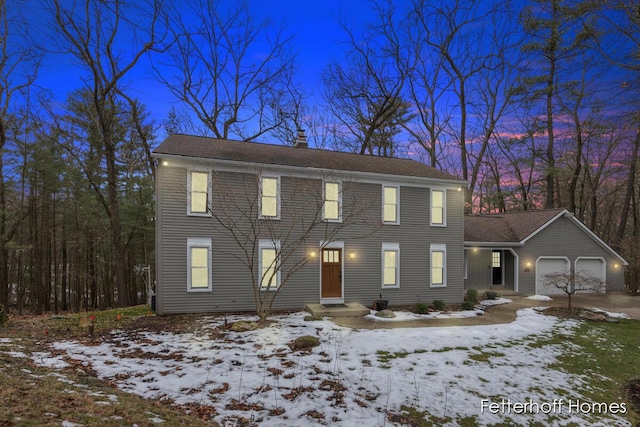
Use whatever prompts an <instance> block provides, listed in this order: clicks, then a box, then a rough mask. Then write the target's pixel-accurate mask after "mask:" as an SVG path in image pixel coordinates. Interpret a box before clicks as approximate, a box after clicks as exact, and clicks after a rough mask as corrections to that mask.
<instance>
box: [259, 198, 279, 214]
mask: <svg viewBox="0 0 640 427" xmlns="http://www.w3.org/2000/svg"><path fill="white" fill-rule="evenodd" d="M262 216H278V201H277V199H276V198H275V197H263V198H262Z"/></svg>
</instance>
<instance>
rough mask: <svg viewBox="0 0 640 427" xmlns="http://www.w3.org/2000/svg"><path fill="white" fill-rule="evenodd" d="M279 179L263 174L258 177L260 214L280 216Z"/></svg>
mask: <svg viewBox="0 0 640 427" xmlns="http://www.w3.org/2000/svg"><path fill="white" fill-rule="evenodd" d="M279 187H280V179H279V178H278V177H270V176H263V177H261V178H260V216H261V217H262V218H271V219H278V218H280V188H279Z"/></svg>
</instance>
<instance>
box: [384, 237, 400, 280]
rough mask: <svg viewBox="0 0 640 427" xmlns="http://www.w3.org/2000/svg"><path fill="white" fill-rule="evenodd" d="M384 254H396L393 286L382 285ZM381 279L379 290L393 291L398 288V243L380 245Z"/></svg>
mask: <svg viewBox="0 0 640 427" xmlns="http://www.w3.org/2000/svg"><path fill="white" fill-rule="evenodd" d="M385 252H395V253H396V265H395V269H396V283H395V285H386V284H385V283H384V279H385V274H384V273H385V271H384V270H385V267H386V266H385V263H384V261H385V257H384V255H385ZM381 264H382V279H381V281H380V282H381V288H382V289H394V288H396V289H397V288H399V287H400V244H399V243H382V262H381Z"/></svg>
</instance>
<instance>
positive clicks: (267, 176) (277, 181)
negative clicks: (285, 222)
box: [258, 175, 280, 220]
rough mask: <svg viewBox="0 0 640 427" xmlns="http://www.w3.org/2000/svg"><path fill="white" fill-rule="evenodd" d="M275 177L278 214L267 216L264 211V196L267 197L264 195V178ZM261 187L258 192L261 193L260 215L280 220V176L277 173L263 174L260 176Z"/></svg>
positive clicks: (262, 217) (264, 217) (263, 217)
mask: <svg viewBox="0 0 640 427" xmlns="http://www.w3.org/2000/svg"><path fill="white" fill-rule="evenodd" d="M265 178H267V179H275V180H276V216H265V215H263V213H262V198H263V197H265V196H263V195H262V181H263V179H265ZM259 185H260V187H259V188H258V193H259V197H260V199H259V201H260V203H259V205H260V206H259V209H260V215H259V217H260V218H261V219H275V220H279V219H280V177H279V176H277V175H261V176H260V184H259ZM266 197H271V196H266Z"/></svg>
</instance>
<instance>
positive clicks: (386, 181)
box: [153, 135, 466, 314]
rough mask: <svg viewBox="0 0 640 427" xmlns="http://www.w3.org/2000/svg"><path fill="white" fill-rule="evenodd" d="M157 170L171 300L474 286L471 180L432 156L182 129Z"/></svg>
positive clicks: (400, 295) (314, 299)
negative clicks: (469, 239)
mask: <svg viewBox="0 0 640 427" xmlns="http://www.w3.org/2000/svg"><path fill="white" fill-rule="evenodd" d="M153 155H154V157H155V158H156V160H157V162H158V166H157V174H156V212H157V217H156V221H157V223H156V230H157V232H156V238H157V241H156V281H157V282H156V283H157V285H156V293H157V304H156V307H157V312H158V313H160V314H164V313H186V312H216V311H236V310H254V309H255V300H256V298H261V297H262V296H263V295H265V294H266V293H268V292H274V290H277V291H278V296H277V298H276V299H275V300H274V301H273V306H272V307H273V308H274V309H301V308H303V307H304V305H305V304H309V303H322V304H331V303H344V302H359V303H361V304H364V305H371V302H372V301H373V300H375V299H378V298H379V295H380V294H382V296H383V298H384V299H388V300H389V301H390V303H391V304H393V305H401V304H414V303H416V302H418V301H422V302H427V303H430V302H432V301H433V300H436V299H437V300H443V301H445V302H460V301H462V299H463V293H464V280H463V257H464V236H463V221H464V216H463V203H464V192H463V189H464V187H465V184H466V183H465V181H462V180H460V179H458V178H456V177H454V176H452V175H450V174H447V173H445V172H442V171H440V170H437V169H435V168H432V167H429V166H426V165H424V164H422V163H420V162H417V161H413V160H408V159H398V158H385V157H375V156H367V155H357V154H351V153H343V152H334V151H328V150H320V149H314V148H308V147H307V145H306V141H305V139H304V136H303V135H301V136H299V138H298V142H297V143H296V146H294V147H290V146H282V145H270V144H262V143H253V142H239V141H228V140H219V139H212V138H205V137H195V136H187V135H172V136H170V137H168V138H167V139H166V140H165V141H164V142H163V143H162V144H161V145H160V146H159V147H158V148H157V149H156V150H154V153H153Z"/></svg>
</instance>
